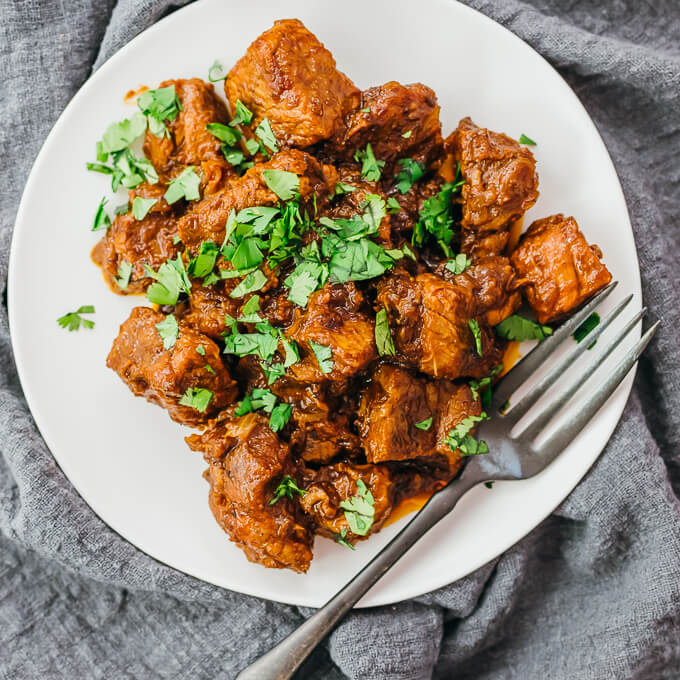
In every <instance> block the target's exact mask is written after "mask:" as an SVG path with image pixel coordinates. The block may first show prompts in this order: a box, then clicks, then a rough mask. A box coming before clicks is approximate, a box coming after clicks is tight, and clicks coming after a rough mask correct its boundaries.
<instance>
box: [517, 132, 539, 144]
mask: <svg viewBox="0 0 680 680" xmlns="http://www.w3.org/2000/svg"><path fill="white" fill-rule="evenodd" d="M519 143H520V144H526V145H527V146H536V142H534V140H533V139H531V137H527V136H526V135H525V134H524V133H522V134H521V135H520V136H519Z"/></svg>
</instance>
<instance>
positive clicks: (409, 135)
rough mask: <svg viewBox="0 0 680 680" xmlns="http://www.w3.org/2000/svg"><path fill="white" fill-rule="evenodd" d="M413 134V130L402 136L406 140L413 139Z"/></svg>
mask: <svg viewBox="0 0 680 680" xmlns="http://www.w3.org/2000/svg"><path fill="white" fill-rule="evenodd" d="M412 134H413V130H406V132H404V133H403V134H402V135H401V136H402V137H403V138H404V139H411V135H412Z"/></svg>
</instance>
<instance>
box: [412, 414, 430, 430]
mask: <svg viewBox="0 0 680 680" xmlns="http://www.w3.org/2000/svg"><path fill="white" fill-rule="evenodd" d="M415 426H416V427H417V428H418V429H419V430H429V429H430V428H431V427H432V416H430V417H429V418H425V420H421V421H420V422H419V423H415Z"/></svg>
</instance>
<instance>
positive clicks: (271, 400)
mask: <svg viewBox="0 0 680 680" xmlns="http://www.w3.org/2000/svg"><path fill="white" fill-rule="evenodd" d="M251 401H252V405H253V409H258V408H261V409H262V410H263V411H264V412H265V413H271V412H272V411H273V410H274V405H275V404H276V395H275V394H274V393H273V392H272V391H271V390H263V389H261V388H259V387H256V388H255V389H254V390H253V391H252V393H251Z"/></svg>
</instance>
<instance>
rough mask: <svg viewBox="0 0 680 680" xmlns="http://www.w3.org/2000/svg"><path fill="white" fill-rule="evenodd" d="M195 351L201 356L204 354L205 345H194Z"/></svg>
mask: <svg viewBox="0 0 680 680" xmlns="http://www.w3.org/2000/svg"><path fill="white" fill-rule="evenodd" d="M196 352H197V353H198V354H200V355H201V356H202V357H204V356H205V347H203V345H197V346H196Z"/></svg>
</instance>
